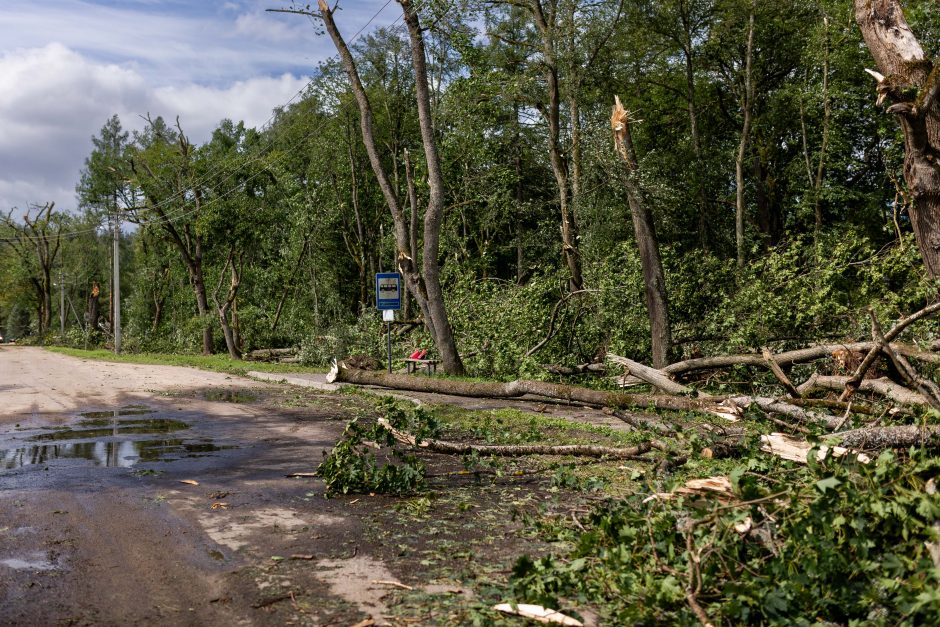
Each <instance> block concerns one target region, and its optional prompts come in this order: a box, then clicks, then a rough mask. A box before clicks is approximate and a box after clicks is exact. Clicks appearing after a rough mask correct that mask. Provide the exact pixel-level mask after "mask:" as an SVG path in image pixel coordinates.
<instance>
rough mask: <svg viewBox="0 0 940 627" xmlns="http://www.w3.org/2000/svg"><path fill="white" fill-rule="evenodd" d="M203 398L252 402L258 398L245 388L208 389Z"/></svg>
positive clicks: (217, 400) (216, 400)
mask: <svg viewBox="0 0 940 627" xmlns="http://www.w3.org/2000/svg"><path fill="white" fill-rule="evenodd" d="M205 399H206V400H207V401H215V402H223V403H252V402H254V401H256V400H258V396H257V395H255V394H252V393H251V392H246V391H245V390H209V391H208V392H206V394H205Z"/></svg>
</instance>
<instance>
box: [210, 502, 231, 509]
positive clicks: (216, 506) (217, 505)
mask: <svg viewBox="0 0 940 627" xmlns="http://www.w3.org/2000/svg"><path fill="white" fill-rule="evenodd" d="M212 509H228V503H221V502H220V503H213V504H212Z"/></svg>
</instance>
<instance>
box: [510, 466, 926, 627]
mask: <svg viewBox="0 0 940 627" xmlns="http://www.w3.org/2000/svg"><path fill="white" fill-rule="evenodd" d="M814 457H815V455H814V454H810V458H811V459H813V458H814ZM780 463H781V462H778V461H766V460H765V459H760V460H755V459H752V460H750V461H749V462H748V463H747V464H746V465H744V466H741V467H739V468H737V469H736V470H734V471H733V472H732V473H731V480H732V485H733V486H734V490H735V496H736V498H737V499H740V500H739V501H738V502H736V503H732V504H731V505H722V504H721V503H719V502H716V501H712V500H708V499H701V498H693V497H683V498H674V499H668V500H663V499H647V498H645V495H643V494H637V495H635V496H631V497H630V498H627V499H626V500H624V501H620V502H613V503H610V504H608V505H605V506H602V507H600V508H598V509H597V510H596V511H595V512H594V513H593V514H592V515H591V516H590V519H589V523H588V525H587V526H588V530H587V531H586V532H584V533H581V534H580V535H579V536H578V537H577V539H576V543H575V548H574V549H573V550H572V551H571V553H570V554H569V555H566V556H565V557H563V558H562V557H558V556H548V557H544V558H540V559H537V560H533V559H531V558H522V559H520V560H519V561H518V563H517V564H516V566H515V568H514V571H513V581H514V589H515V594H516V598H517V599H518V601H519V602H537V603H544V604H546V605H548V606H551V607H563V606H565V605H570V604H578V603H584V604H588V605H595V606H598V607H602V608H604V609H603V611H604V613H605V615H606V618H607V619H608V620H610V621H611V623H612V624H654V623H655V624H667V623H668V624H687V625H692V624H696V623H697V622H698V618H697V617H696V616H695V614H694V613H693V611H692V609H691V607H690V604H689V603H688V601H687V594H688V593H689V592H690V591H691V592H692V594H693V595H694V596H695V598H696V600H697V603H698V604H699V605H700V606H701V607H702V608H703V609H704V610H705V612H706V613H707V614H708V616H709V618H710V620H712V621H713V622H715V623H723V624H749V623H773V624H806V625H809V624H813V623H814V622H815V621H825V622H828V623H835V624H854V625H862V624H866V625H868V624H905V625H920V624H926V623H930V622H932V621H933V620H935V618H936V616H937V615H938V614H940V593H938V592H937V590H938V584H940V568H937V567H936V566H935V565H934V563H933V562H932V560H931V556H930V553H929V551H928V548H927V546H926V545H925V543H928V542H937V541H940V533H938V530H937V528H936V527H934V524H935V523H936V522H937V521H940V495H938V494H937V493H936V492H934V493H933V494H929V493H928V492H929V490H927V489H926V486H927V482H928V481H930V480H933V481H936V480H937V478H938V475H940V458H937V457H933V456H931V455H930V454H928V453H926V452H924V451H923V450H912V451H911V452H910V456H909V458H908V457H907V456H904V455H902V456H898V455H895V454H893V453H890V452H885V453H883V454H882V455H881V456H880V457H879V458H878V459H877V461H876V462H875V463H872V464H868V465H865V464H858V463H854V462H850V461H839V460H834V459H832V458H827V459H826V460H824V461H822V462H818V463H814V464H812V465H811V466H810V467H809V468H808V469H805V470H797V471H796V472H793V471H792V470H791V472H790V473H788V474H787V475H786V477H785V478H784V479H780V480H777V479H771V478H770V476H772V475H773V474H775V473H774V470H775V469H776V467H777V466H778V465H779V464H780ZM778 476H779V475H778ZM735 525H739V527H738V529H737V530H736V529H735ZM566 599H567V600H568V602H566V601H565V600H566ZM931 616H933V617H934V618H933V619H932V618H930V617H931Z"/></svg>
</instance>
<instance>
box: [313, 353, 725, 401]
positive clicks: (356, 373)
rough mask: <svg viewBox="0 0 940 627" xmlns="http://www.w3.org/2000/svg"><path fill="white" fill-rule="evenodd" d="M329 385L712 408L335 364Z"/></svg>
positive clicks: (538, 383)
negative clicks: (386, 371)
mask: <svg viewBox="0 0 940 627" xmlns="http://www.w3.org/2000/svg"><path fill="white" fill-rule="evenodd" d="M326 380H327V381H328V382H330V383H353V384H357V385H375V386H379V387H386V388H391V389H394V390H404V391H408V392H428V393H432V394H450V395H453V396H467V397H472V398H518V397H520V396H525V395H526V394H532V395H535V396H544V397H546V398H551V399H555V400H562V401H568V402H572V403H581V404H584V405H593V406H596V407H655V408H656V409H669V410H674V411H709V410H710V408H711V405H709V404H707V403H705V402H703V401H701V400H698V399H693V398H682V397H674V396H654V395H650V394H624V393H622V392H605V391H603V390H592V389H590V388H585V387H579V386H576V385H564V384H560V383H546V382H544V381H529V380H525V379H520V380H517V381H510V382H509V383H491V382H483V383H480V382H471V381H459V380H455V379H441V378H434V377H413V376H409V375H405V374H387V373H385V372H374V371H368V370H357V369H353V368H348V367H346V365H345V364H343V363H342V362H338V363H337V362H334V364H333V368H332V370H330V373H329V374H328V375H327V379H326Z"/></svg>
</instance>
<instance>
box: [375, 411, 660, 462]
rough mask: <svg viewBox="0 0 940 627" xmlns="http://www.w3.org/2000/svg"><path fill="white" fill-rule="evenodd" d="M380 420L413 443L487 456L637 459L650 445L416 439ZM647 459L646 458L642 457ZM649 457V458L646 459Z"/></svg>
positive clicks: (404, 440) (436, 449) (439, 450)
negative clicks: (628, 445)
mask: <svg viewBox="0 0 940 627" xmlns="http://www.w3.org/2000/svg"><path fill="white" fill-rule="evenodd" d="M378 422H379V424H380V425H382V426H383V427H385V428H386V429H388V431H389V432H390V433H391V434H392V436H394V437H395V439H396V440H398V441H399V442H402V443H404V444H409V445H411V446H417V447H419V448H425V449H427V450H429V451H433V452H435V453H446V454H450V455H468V454H470V453H477V454H478V455H482V456H485V457H497V456H498V457H524V456H526V455H575V456H579V457H611V458H614V459H637V458H638V457H639V456H640V455H643V454H644V453H648V452H649V451H650V450H651V448H652V447H651V446H650V445H649V444H648V443H643V444H640V445H638V446H634V447H630V448H616V447H611V446H595V445H592V444H561V445H556V446H552V445H545V444H520V445H500V444H470V443H467V442H449V441H447V440H424V439H422V440H421V441H420V442H419V441H417V439H416V438H415V436H413V435H411V434H409V433H405V432H404V431H400V430H398V429H396V428H395V427H393V426H392V425H391V424H390V423H389V422H388V420H386V419H385V418H379V420H378ZM641 459H645V458H641ZM647 461H649V460H647Z"/></svg>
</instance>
